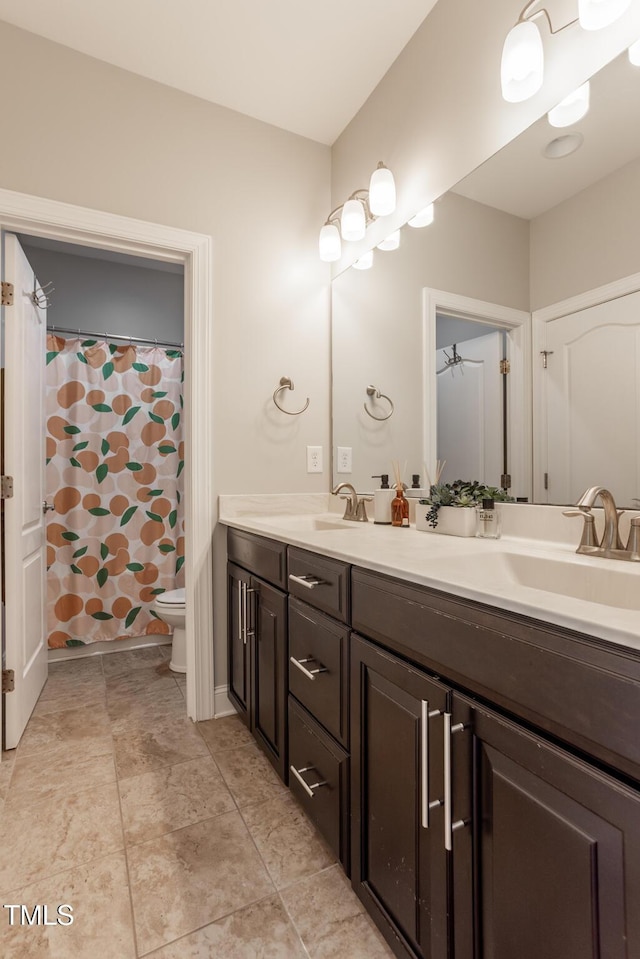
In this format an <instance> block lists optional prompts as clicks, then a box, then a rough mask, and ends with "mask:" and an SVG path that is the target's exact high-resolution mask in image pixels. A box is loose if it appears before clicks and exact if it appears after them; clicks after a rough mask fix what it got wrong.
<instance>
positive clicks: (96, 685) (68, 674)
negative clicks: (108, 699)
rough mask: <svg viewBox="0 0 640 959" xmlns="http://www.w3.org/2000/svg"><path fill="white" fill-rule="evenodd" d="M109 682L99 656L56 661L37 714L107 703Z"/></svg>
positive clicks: (36, 709)
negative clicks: (73, 660) (106, 684)
mask: <svg viewBox="0 0 640 959" xmlns="http://www.w3.org/2000/svg"><path fill="white" fill-rule="evenodd" d="M105 691H106V687H105V682H104V676H103V674H102V664H101V663H100V661H99V659H98V657H94V658H92V659H80V660H77V661H75V662H65V663H52V664H51V665H50V666H49V676H48V679H47V682H46V683H45V685H44V689H43V690H42V692H41V693H40V698H39V699H38V702H37V705H36V708H35V711H34V716H38V715H43V714H45V713H52V712H58V711H60V710H62V709H77V708H78V707H80V706H91V705H93V704H94V703H102V704H103V705H104V702H105Z"/></svg>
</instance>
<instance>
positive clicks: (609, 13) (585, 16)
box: [578, 0, 631, 30]
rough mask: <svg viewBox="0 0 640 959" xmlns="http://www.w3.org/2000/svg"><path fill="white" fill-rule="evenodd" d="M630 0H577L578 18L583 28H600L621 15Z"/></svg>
mask: <svg viewBox="0 0 640 959" xmlns="http://www.w3.org/2000/svg"><path fill="white" fill-rule="evenodd" d="M630 4H631V0H578V20H579V21H580V26H581V27H582V29H583V30H601V29H602V27H608V26H609V24H610V23H613V22H614V21H615V20H617V19H618V17H621V16H622V14H623V13H624V12H625V10H626V9H627V8H628V7H629V5H630Z"/></svg>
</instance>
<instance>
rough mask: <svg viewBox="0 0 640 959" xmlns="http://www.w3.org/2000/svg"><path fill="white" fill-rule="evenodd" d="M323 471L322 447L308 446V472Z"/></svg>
mask: <svg viewBox="0 0 640 959" xmlns="http://www.w3.org/2000/svg"><path fill="white" fill-rule="evenodd" d="M321 472H322V447H321V446H307V473H321Z"/></svg>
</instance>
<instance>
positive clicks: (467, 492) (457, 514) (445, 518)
mask: <svg viewBox="0 0 640 959" xmlns="http://www.w3.org/2000/svg"><path fill="white" fill-rule="evenodd" d="M485 499H492V500H495V501H496V502H501V503H512V502H513V497H512V496H509V494H508V493H506V492H505V491H504V490H501V489H497V488H496V487H495V486H485V484H484V483H479V482H478V481H477V480H473V481H471V480H456V481H455V482H454V483H434V484H433V485H432V486H431V487H430V488H429V495H428V496H427V497H426V498H425V499H421V500H419V503H420V505H421V506H429V507H430V508H429V510H428V511H426V512H425V511H424V510H420V511H418V510H417V511H416V528H417V529H422V530H427V531H428V530H436V529H437V532H439V533H448V534H449V535H453V536H473V535H474V534H475V513H473V512H471V509H470V507H471V508H472V509H475V507H476V506H480V505H482V501H483V500H485Z"/></svg>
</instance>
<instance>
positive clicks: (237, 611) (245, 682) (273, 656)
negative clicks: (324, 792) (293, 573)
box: [227, 530, 287, 782]
mask: <svg viewBox="0 0 640 959" xmlns="http://www.w3.org/2000/svg"><path fill="white" fill-rule="evenodd" d="M228 555H229V560H230V562H229V563H228V567H227V571H228V572H227V575H228V611H229V614H228V622H229V633H228V670H229V698H230V699H231V701H232V702H233V703H234V705H235V706H236V708H237V709H238V712H239V713H240V715H241V716H242V717H243V718H244V721H245V722H246V723H247V725H248V727H249V729H250V730H251V731H252V732H253V735H254V736H255V738H256V740H257V741H258V743H259V744H260V746H261V747H262V748H263V750H264V752H265V753H266V755H267V756H268V757H269V759H270V760H271V762H272V763H273V765H274V766H275V768H276V770H277V771H278V773H279V774H280V776H281V778H282V779H283V780H284V781H285V782H286V781H287V762H286V759H287V596H286V593H285V592H284V591H283V589H282V588H280V587H281V586H283V585H284V584H285V582H286V579H285V570H286V547H284V546H283V545H282V544H280V543H276V542H275V541H272V540H268V539H264V538H262V537H259V536H253V535H251V534H248V533H241V532H239V531H237V530H229V535H228ZM231 560H233V561H231ZM239 563H242V566H240V565H239ZM265 576H267V577H269V578H270V579H271V582H268V581H267V580H266V579H265V578H263V577H265Z"/></svg>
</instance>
